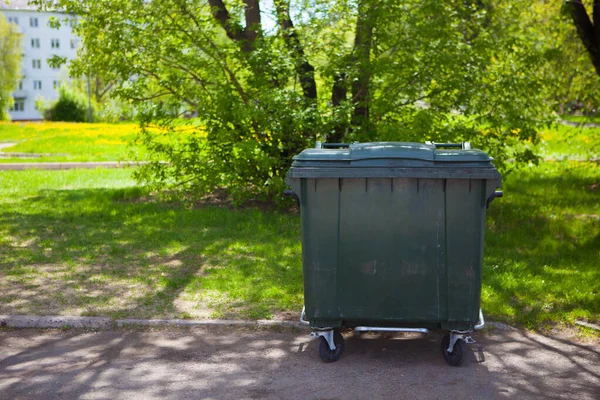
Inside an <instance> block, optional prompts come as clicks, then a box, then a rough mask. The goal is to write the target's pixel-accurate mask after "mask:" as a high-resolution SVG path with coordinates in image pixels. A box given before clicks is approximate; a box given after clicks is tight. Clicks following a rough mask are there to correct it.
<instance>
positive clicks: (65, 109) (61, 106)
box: [36, 85, 89, 122]
mask: <svg viewBox="0 0 600 400" xmlns="http://www.w3.org/2000/svg"><path fill="white" fill-rule="evenodd" d="M36 105H37V104H36ZM44 119H45V120H46V121H65V122H86V121H89V106H88V99H87V98H86V97H85V95H83V94H81V93H78V92H77V91H75V90H73V89H72V88H70V87H68V86H67V85H61V86H60V88H59V89H58V100H56V101H54V102H52V103H51V104H50V106H49V107H48V108H46V109H45V110H44Z"/></svg>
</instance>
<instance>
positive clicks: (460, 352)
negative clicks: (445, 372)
mask: <svg viewBox="0 0 600 400" xmlns="http://www.w3.org/2000/svg"><path fill="white" fill-rule="evenodd" d="M449 345H450V334H449V333H447V334H445V335H444V337H443V338H442V356H443V357H444V360H445V361H446V362H447V363H448V364H450V365H452V366H453V367H459V366H460V365H462V363H463V360H464V359H463V356H464V353H465V351H464V350H465V346H464V341H463V340H462V339H458V340H456V342H455V343H454V348H453V349H452V352H451V353H449V352H448V346H449Z"/></svg>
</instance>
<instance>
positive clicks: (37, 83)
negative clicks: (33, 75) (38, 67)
mask: <svg viewBox="0 0 600 400" xmlns="http://www.w3.org/2000/svg"><path fill="white" fill-rule="evenodd" d="M33 90H42V81H33Z"/></svg>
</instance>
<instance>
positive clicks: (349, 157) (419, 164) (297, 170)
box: [290, 142, 500, 178]
mask: <svg viewBox="0 0 600 400" xmlns="http://www.w3.org/2000/svg"><path fill="white" fill-rule="evenodd" d="M492 160H493V158H492V157H490V156H489V155H488V154H486V153H485V152H483V151H481V150H478V149H444V148H438V147H436V145H435V144H426V143H409V142H372V143H352V144H350V145H344V146H343V147H342V148H337V149H331V148H324V149H306V150H304V151H302V152H301V153H300V154H298V155H297V156H295V157H294V162H293V163H292V168H291V169H290V174H291V176H292V177H294V176H296V177H309V176H315V177H317V176H323V177H324V176H329V175H331V176H334V175H336V173H335V172H334V171H333V170H332V171H331V172H329V173H327V172H318V170H324V169H340V168H343V169H347V170H348V172H344V173H342V172H340V171H338V172H337V174H338V175H339V176H340V177H344V176H349V175H348V174H351V175H352V176H358V175H357V174H359V175H361V176H362V175H364V176H367V175H368V176H383V175H381V174H379V173H378V172H376V171H375V170H376V169H377V168H383V169H385V170H386V171H387V172H386V174H384V175H385V176H388V175H389V176H408V175H405V174H404V172H407V173H408V172H411V173H412V175H411V176H417V175H419V173H420V174H421V175H423V174H425V175H424V176H429V175H431V174H430V173H429V172H432V173H433V175H435V176H440V177H442V176H446V175H448V173H449V170H450V169H453V172H452V175H456V174H457V173H458V174H459V175H461V173H460V171H458V172H457V168H458V169H461V170H463V172H464V174H462V175H465V176H467V175H468V176H469V177H473V178H477V177H479V176H480V177H481V178H484V176H483V175H481V174H482V173H483V172H484V171H483V169H485V170H489V171H488V172H489V173H486V174H485V177H488V176H489V177H490V178H491V177H492V175H493V177H494V178H496V177H499V176H500V175H499V173H498V171H497V170H496V168H495V167H494V165H493V164H492ZM402 168H409V169H419V168H420V170H416V171H401V170H400V169H402ZM365 169H371V172H369V173H366V172H364V171H363V172H360V171H359V170H365ZM426 169H427V170H430V171H429V172H426V171H425V170H426ZM350 170H352V171H353V172H349V171H350ZM444 170H445V171H446V172H445V173H444V172H442V171H444ZM309 171H313V172H314V173H312V172H309ZM436 171H437V172H436ZM365 174H367V175H365ZM478 175H479V176H478Z"/></svg>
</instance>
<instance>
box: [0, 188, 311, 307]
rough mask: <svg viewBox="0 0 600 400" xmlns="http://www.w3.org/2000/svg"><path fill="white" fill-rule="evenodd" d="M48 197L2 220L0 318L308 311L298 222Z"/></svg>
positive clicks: (127, 201) (74, 195) (107, 192)
mask: <svg viewBox="0 0 600 400" xmlns="http://www.w3.org/2000/svg"><path fill="white" fill-rule="evenodd" d="M143 195H144V193H143V191H141V190H139V189H78V190H44V191H41V192H40V194H39V196H36V197H32V198H28V199H24V200H21V201H19V202H15V203H11V204H8V205H7V207H6V208H5V210H4V212H3V213H2V214H1V215H0V224H1V225H2V226H3V229H2V230H3V235H2V236H3V237H4V238H3V240H2V242H0V264H1V265H2V268H1V269H0V273H2V275H3V278H4V279H3V282H4V283H2V284H0V285H2V286H4V287H3V288H2V294H0V310H3V311H0V312H9V313H17V312H27V313H39V314H46V313H53V314H56V313H58V314H62V313H73V312H74V311H75V313H80V314H87V315H110V316H114V317H199V316H200V317H202V316H209V315H214V314H215V313H216V314H217V315H219V316H226V317H268V316H270V315H272V314H273V313H276V312H277V311H278V310H281V309H286V308H290V307H292V308H294V307H295V308H299V307H301V298H302V275H301V250H300V236H299V235H300V232H299V221H298V218H297V216H295V215H290V214H282V213H277V212H264V211H259V210H253V209H247V210H237V211H236V210H231V209H228V208H220V207H210V206H207V207H202V208H198V209H190V208H185V207H183V206H182V205H180V204H175V203H161V202H138V201H134V200H136V199H137V198H140V197H143Z"/></svg>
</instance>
